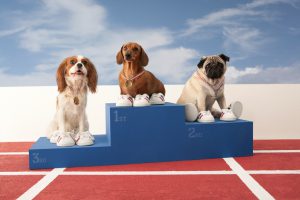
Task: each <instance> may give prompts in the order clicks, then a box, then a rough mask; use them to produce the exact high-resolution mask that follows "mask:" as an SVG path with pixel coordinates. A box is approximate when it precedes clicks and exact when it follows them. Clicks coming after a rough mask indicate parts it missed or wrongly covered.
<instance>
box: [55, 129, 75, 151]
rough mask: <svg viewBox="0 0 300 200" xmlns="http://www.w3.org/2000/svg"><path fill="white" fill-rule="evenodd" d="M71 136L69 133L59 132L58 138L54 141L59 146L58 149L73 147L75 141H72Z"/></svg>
mask: <svg viewBox="0 0 300 200" xmlns="http://www.w3.org/2000/svg"><path fill="white" fill-rule="evenodd" d="M71 135H72V133H71V132H66V133H62V132H60V133H59V134H58V137H57V140H56V145H57V146H60V147H69V146H74V145H75V141H74V139H73V137H72V136H71Z"/></svg>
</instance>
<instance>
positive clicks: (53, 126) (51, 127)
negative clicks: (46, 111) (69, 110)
mask: <svg viewBox="0 0 300 200" xmlns="http://www.w3.org/2000/svg"><path fill="white" fill-rule="evenodd" d="M57 130H58V124H57V121H56V120H55V119H53V120H52V121H51V122H50V124H49V126H48V128H47V130H46V136H47V138H48V139H50V137H51V135H52V133H53V132H54V131H57Z"/></svg>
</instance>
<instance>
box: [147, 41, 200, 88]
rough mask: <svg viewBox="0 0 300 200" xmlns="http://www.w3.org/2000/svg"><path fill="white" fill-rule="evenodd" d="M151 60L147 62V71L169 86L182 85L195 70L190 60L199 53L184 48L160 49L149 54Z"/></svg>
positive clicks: (194, 65)
mask: <svg viewBox="0 0 300 200" xmlns="http://www.w3.org/2000/svg"><path fill="white" fill-rule="evenodd" d="M149 55H150V56H151V58H152V60H150V62H149V68H148V67H146V69H149V71H151V72H153V73H154V74H156V75H157V76H158V77H160V78H161V79H163V80H165V81H166V82H168V83H170V84H176V83H177V84H178V83H184V82H185V81H186V80H187V79H188V76H189V75H190V74H191V73H192V72H193V71H194V70H195V69H196V64H195V63H194V64H192V62H191V60H192V59H195V58H196V57H197V55H199V53H198V52H197V51H195V50H192V49H187V48H184V47H179V48H174V49H160V50H158V51H154V52H150V53H149Z"/></svg>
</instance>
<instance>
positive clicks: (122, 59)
mask: <svg viewBox="0 0 300 200" xmlns="http://www.w3.org/2000/svg"><path fill="white" fill-rule="evenodd" d="M122 50H123V46H122V47H121V49H120V51H119V52H118V53H117V56H116V60H117V64H118V65H121V64H122V63H123V62H124V58H123V53H122Z"/></svg>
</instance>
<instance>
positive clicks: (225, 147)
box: [29, 103, 253, 169]
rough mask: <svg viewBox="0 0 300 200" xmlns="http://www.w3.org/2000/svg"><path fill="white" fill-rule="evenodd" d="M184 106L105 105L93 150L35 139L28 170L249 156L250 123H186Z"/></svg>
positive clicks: (250, 145)
mask: <svg viewBox="0 0 300 200" xmlns="http://www.w3.org/2000/svg"><path fill="white" fill-rule="evenodd" d="M184 116H185V115H184V106H182V105H177V104H173V103H166V104H165V105H155V106H148V107H116V106H115V104H106V132H107V133H106V134H105V135H96V136H95V138H96V141H95V144H94V145H93V146H88V147H79V146H74V147H57V146H56V145H55V144H51V143H50V142H49V140H48V139H46V138H44V137H42V138H40V139H39V140H38V141H37V142H36V143H35V144H34V145H33V146H32V147H31V148H30V150H29V161H30V162H29V164H30V169H40V168H56V167H79V166H96V165H114V164H129V163H145V162H165V161H179V160H194V159H205V158H223V157H234V156H251V155H253V123H252V122H250V121H246V120H237V121H233V122H224V121H219V120H217V121H216V122H214V123H209V124H205V123H196V122H195V123H187V122H185V120H184Z"/></svg>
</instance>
